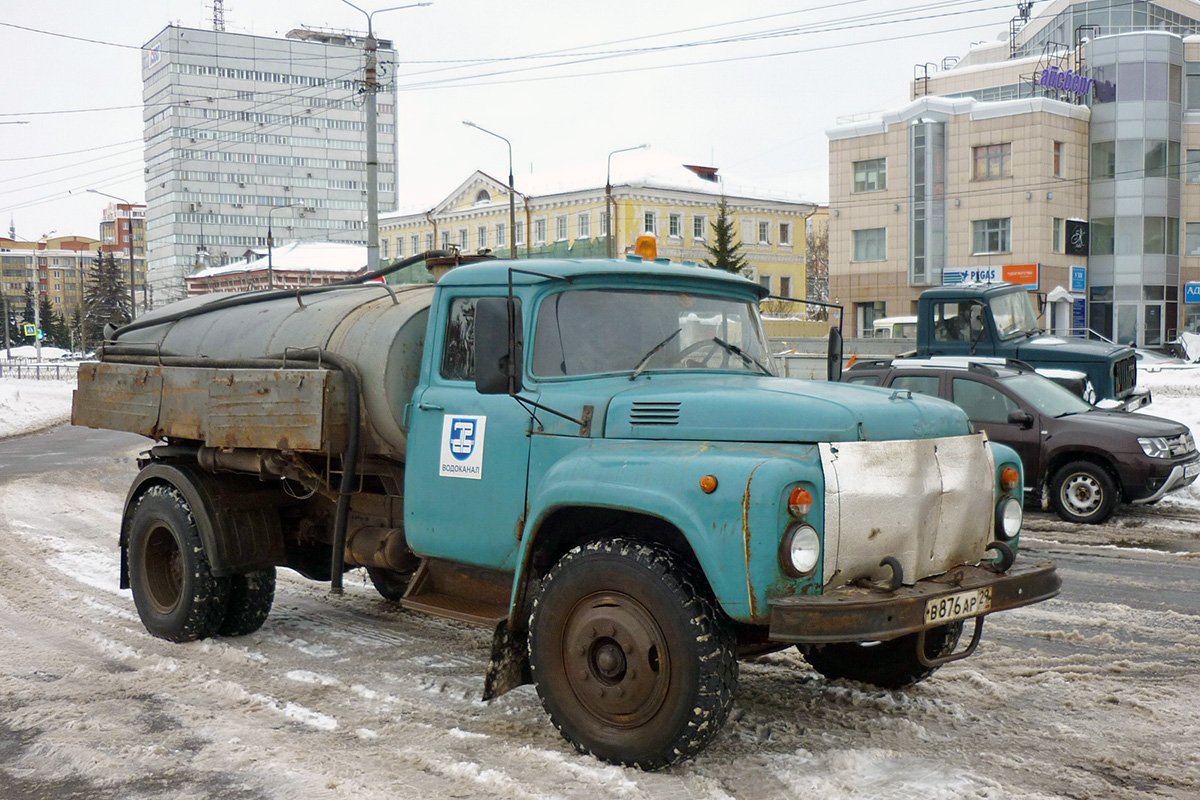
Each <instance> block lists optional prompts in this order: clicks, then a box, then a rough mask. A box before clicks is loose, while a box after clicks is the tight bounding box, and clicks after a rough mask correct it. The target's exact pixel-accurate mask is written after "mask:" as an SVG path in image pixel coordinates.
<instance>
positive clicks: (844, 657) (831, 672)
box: [800, 622, 962, 689]
mask: <svg viewBox="0 0 1200 800" xmlns="http://www.w3.org/2000/svg"><path fill="white" fill-rule="evenodd" d="M961 633H962V623H961V622H952V623H950V624H949V625H942V626H941V627H939V628H933V629H931V630H928V631H926V632H925V657H926V658H927V659H929V658H939V657H941V656H947V655H950V654H951V653H953V652H954V648H955V647H956V646H957V645H958V637H959V635H960V634H961ZM800 652H801V653H803V654H804V659H805V660H806V661H807V662H808V663H809V664H810V665H811V666H812V668H813V669H815V670H816V671H817V672H819V673H821V674H822V675H824V676H825V677H826V678H828V679H829V680H837V679H838V678H845V679H846V680H851V681H859V682H861V683H869V684H871V685H872V686H879V687H881V688H883V689H902V688H904V687H905V686H911V685H912V684H914V683H917V682H918V681H922V680H924V679H925V678H928V677H929V676H930V675H932V674H933V673H934V671H935V670H936V669H937V667H927V666H925V665H924V664H922V663H921V661H920V659H919V658H917V634H915V633H910V634H908V635H907V636H900V637H898V638H896V639H889V640H888V641H886V642H839V643H837V644H818V645H804V646H801V647H800Z"/></svg>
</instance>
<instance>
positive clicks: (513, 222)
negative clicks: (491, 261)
mask: <svg viewBox="0 0 1200 800" xmlns="http://www.w3.org/2000/svg"><path fill="white" fill-rule="evenodd" d="M463 125H466V126H467V127H470V128H474V129H475V130H477V131H483V132H484V133H486V134H488V135H489V136H495V137H496V138H497V139H499V140H501V141H502V142H504V143H505V144H506V145H508V257H509V258H516V257H517V190H516V187H514V186H513V159H512V142H510V141H509V140H508V139H505V138H504V137H503V136H501V135H500V134H498V133H496V132H495V131H489V130H488V129H487V128H481V127H479V126H478V125H476V124H475V123H474V122H471V121H470V120H467V119H464V120H463ZM525 235H526V236H528V235H529V232H528V231H526V232H525ZM525 241H529V240H528V239H526V240H525Z"/></svg>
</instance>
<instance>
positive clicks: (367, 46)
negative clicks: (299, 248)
mask: <svg viewBox="0 0 1200 800" xmlns="http://www.w3.org/2000/svg"><path fill="white" fill-rule="evenodd" d="M342 2H343V3H345V4H346V5H348V6H350V7H351V8H353V9H354V10H355V11H358V12H359V13H361V14H363V15H364V16H365V17H366V18H367V38H366V40H365V41H364V42H363V50H364V61H365V66H364V69H363V93H364V94H365V95H366V98H365V100H366V102H365V105H366V110H367V270H368V271H369V272H374V271H375V270H377V269H379V143H378V138H379V131H378V125H377V123H376V119H377V111H376V108H375V95H376V93H377V92H378V91H379V55H378V51H379V43H378V42H377V41H376V39H375V29H374V27H373V25H372V17H374V16H375V15H376V14H379V13H381V12H384V11H399V10H400V9H402V8H416V7H418V6H428V5H433V4H432V3H428V2H426V3H409V4H407V5H403V6H392V7H391V8H380V9H377V10H375V11H364V10H363V9H361V8H359V7H358V6H356V5H354V3H351V2H350V0H342Z"/></svg>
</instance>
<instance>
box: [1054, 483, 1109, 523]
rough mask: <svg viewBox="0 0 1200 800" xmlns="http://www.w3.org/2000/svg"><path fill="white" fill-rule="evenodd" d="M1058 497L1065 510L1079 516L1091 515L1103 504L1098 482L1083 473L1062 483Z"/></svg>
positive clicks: (1102, 495) (1101, 489) (1102, 490)
mask: <svg viewBox="0 0 1200 800" xmlns="http://www.w3.org/2000/svg"><path fill="white" fill-rule="evenodd" d="M1060 495H1061V496H1062V501H1063V503H1064V504H1065V505H1066V506H1067V508H1069V509H1070V510H1071V511H1072V512H1073V513H1075V514H1079V515H1081V516H1087V515H1088V514H1091V513H1093V512H1094V511H1096V509H1098V508H1099V507H1100V504H1101V503H1103V502H1104V489H1103V488H1102V487H1101V486H1100V482H1099V481H1098V480H1096V479H1095V478H1094V477H1092V476H1091V475H1087V474H1085V473H1078V474H1076V475H1072V476H1071V477H1069V478H1068V479H1067V480H1066V482H1065V483H1063V487H1062V491H1061V492H1060Z"/></svg>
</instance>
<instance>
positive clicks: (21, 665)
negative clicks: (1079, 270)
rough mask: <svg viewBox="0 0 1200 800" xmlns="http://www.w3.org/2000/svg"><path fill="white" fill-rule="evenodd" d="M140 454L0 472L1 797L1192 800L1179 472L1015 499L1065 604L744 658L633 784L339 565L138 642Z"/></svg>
mask: <svg viewBox="0 0 1200 800" xmlns="http://www.w3.org/2000/svg"><path fill="white" fill-rule="evenodd" d="M1164 386H1176V387H1178V388H1177V389H1172V390H1166V389H1156V390H1155V391H1156V396H1157V397H1158V400H1156V404H1155V406H1154V407H1152V408H1153V410H1154V411H1155V412H1156V413H1160V414H1163V415H1166V416H1175V417H1176V418H1181V419H1185V421H1188V422H1189V423H1190V424H1192V425H1193V426H1194V425H1195V424H1196V419H1197V418H1198V416H1200V415H1196V416H1190V417H1188V415H1190V414H1192V413H1193V410H1194V407H1195V406H1196V405H1198V401H1197V392H1195V390H1194V387H1189V386H1188V385H1187V383H1186V382H1184V381H1180V380H1175V382H1174V383H1171V384H1164ZM24 392H25V390H24V389H23V390H22V396H23V397H24V398H28V397H29V395H26V394H25V393H24ZM3 396H4V395H3V393H0V397H3ZM63 397H66V398H69V386H68V387H67V388H66V391H65V392H64V393H62V394H61V395H60V396H59V399H58V400H57V401H55V400H54V399H53V398H51V399H42V400H39V401H38V402H37V403H24V404H23V405H39V406H40V407H42V408H49V407H50V406H52V405H53V404H54V403H55V402H58V403H59V406H58V413H60V414H61V413H62V409H63V408H64V405H63V400H62V398H63ZM68 402H69V400H68ZM1172 409H1179V410H1178V411H1176V412H1175V413H1174V414H1171V413H1168V412H1169V411H1171V410H1172ZM2 418H3V414H2V413H0V419H2ZM28 441H29V440H25V442H26V443H28ZM0 447H3V443H0ZM141 447H144V445H140V444H139V445H135V446H132V447H131V446H129V445H127V444H126V445H123V446H122V447H121V448H119V449H118V450H117V451H114V452H113V453H112V454H111V455H105V456H90V457H86V458H82V459H80V460H79V462H78V463H77V464H76V465H74V466H72V467H70V468H65V469H64V468H56V469H52V470H50V471H48V472H45V473H44V474H39V475H22V476H15V477H11V478H8V479H0V563H2V564H3V570H4V571H3V574H2V576H0V800H33V799H34V798H36V799H37V800H58V799H60V798H61V799H65V798H88V800H107V799H108V798H111V799H112V800H116V799H117V798H121V800H125V799H126V798H155V799H156V800H157V799H158V798H163V799H164V800H165V798H235V799H237V800H241V799H243V798H244V799H245V800H256V799H257V798H272V799H274V798H280V800H282V799H283V798H288V799H289V800H290V798H294V797H305V798H316V799H318V800H319V799H320V798H354V800H373V799H374V798H380V800H383V799H384V798H387V799H388V800H393V799H394V798H410V797H411V798H417V797H420V798H428V797H438V798H440V797H496V798H502V799H504V800H507V799H509V798H512V799H514V800H515V799H516V798H530V797H538V798H555V797H561V798H577V797H578V798H590V799H591V800H595V798H600V797H604V798H608V797H617V798H746V799H747V800H767V799H768V798H785V797H786V798H792V797H803V796H822V797H825V798H831V799H833V800H837V799H838V798H913V799H914V800H915V799H916V798H920V800H939V799H940V798H946V800H950V799H951V798H963V797H975V798H995V799H997V800H1000V799H1001V798H1003V799H1005V800H1007V799H1008V798H1018V799H1020V798H1029V799H1032V798H1038V799H1039V800H1040V799H1041V798H1120V799H1122V800H1124V799H1125V798H1129V799H1130V800H1132V798H1145V797H1157V798H1196V797H1200V753H1198V751H1197V748H1196V742H1200V712H1197V710H1196V708H1197V707H1196V700H1195V698H1196V697H1197V696H1200V588H1198V587H1200V502H1198V496H1197V493H1196V492H1197V490H1196V489H1195V488H1193V489H1190V490H1188V491H1187V492H1186V493H1182V494H1179V495H1175V496H1172V497H1169V498H1167V499H1166V500H1164V501H1163V502H1161V503H1159V504H1158V505H1156V506H1154V507H1151V508H1138V509H1130V508H1128V507H1125V508H1123V509H1122V510H1121V511H1120V512H1119V514H1118V516H1117V517H1115V518H1114V519H1113V520H1112V521H1110V522H1109V523H1108V524H1106V525H1102V526H1075V525H1068V524H1065V523H1062V522H1059V521H1058V520H1057V518H1054V517H1052V516H1049V515H1044V514H1033V515H1031V517H1030V519H1029V521H1028V523H1029V524H1028V526H1027V533H1026V535H1025V537H1024V546H1025V550H1024V554H1023V555H1022V558H1023V559H1026V558H1035V559H1040V558H1047V557H1049V558H1055V559H1058V560H1059V562H1060V565H1061V570H1062V572H1063V576H1064V580H1065V588H1064V592H1063V594H1062V595H1061V596H1060V597H1059V598H1057V599H1055V600H1052V601H1049V602H1046V603H1043V604H1040V605H1037V606H1034V607H1031V608H1028V609H1023V610H1020V611H1017V612H1010V613H1006V614H997V615H994V616H993V617H991V618H990V619H989V622H988V624H987V628H986V630H985V633H984V639H983V643H982V644H981V645H980V649H979V651H978V652H977V653H976V654H975V655H974V656H972V657H971V658H969V659H967V660H965V661H961V662H956V663H953V664H950V665H947V666H945V667H943V668H942V669H941V670H940V671H939V672H938V673H937V674H936V675H934V676H933V677H932V678H930V679H929V680H927V681H926V682H924V683H922V684H920V685H918V686H916V687H914V688H911V689H908V690H905V691H885V690H879V689H873V688H870V687H866V686H864V685H861V684H855V683H849V682H844V681H834V682H830V681H826V680H825V679H823V678H821V677H820V676H819V675H817V674H816V673H815V672H813V671H811V670H810V669H809V668H808V667H807V665H806V664H805V662H804V661H803V660H802V659H801V658H800V657H799V655H798V654H797V653H796V652H795V651H794V650H787V651H782V652H779V653H774V654H771V655H766V656H761V657H758V658H755V659H752V660H750V661H747V662H744V663H743V664H742V674H741V680H740V684H739V693H738V697H737V703H736V706H735V709H734V712H733V715H732V717H731V719H730V721H729V723H728V724H727V726H726V728H725V730H724V731H723V732H722V734H721V735H720V736H719V737H718V738H717V739H716V741H715V742H714V743H713V745H712V746H710V747H709V749H707V750H706V751H704V752H703V753H702V754H701V755H700V756H699V757H697V758H696V759H694V760H693V761H690V762H687V763H685V764H682V765H680V766H677V767H674V768H672V769H670V770H667V771H665V772H661V773H655V774H646V773H642V772H638V771H636V770H630V769H622V768H618V767H611V766H606V765H604V764H601V763H599V762H597V761H595V760H593V759H591V758H587V757H582V756H578V755H576V754H575V752H574V751H573V750H572V748H571V747H570V746H569V745H568V744H567V743H566V742H565V741H563V740H562V738H561V737H560V736H559V735H558V733H557V732H556V731H555V730H554V728H553V727H552V726H551V724H550V723H549V721H548V719H547V718H546V716H545V714H544V713H543V712H542V710H541V707H540V704H539V702H538V699H537V696H536V694H535V693H534V692H533V691H532V690H531V688H530V687H523V688H521V689H518V690H516V691H514V692H512V693H510V694H508V695H505V696H504V697H502V698H500V699H498V700H496V701H493V702H491V703H484V702H482V701H481V700H480V699H479V697H480V695H481V693H482V686H483V672H484V667H485V665H486V662H487V659H488V646H489V637H488V635H487V633H486V632H485V631H483V630H481V629H477V628H473V627H469V626H466V625H461V624H458V623H454V622H449V621H444V620H438V619H434V618H430V617H425V616H421V615H418V614H414V613H410V612H405V611H402V610H400V609H399V607H398V606H397V605H396V604H394V603H390V602H388V601H385V600H383V599H382V598H380V597H379V596H378V595H377V594H376V593H375V592H374V590H373V589H372V588H371V586H370V584H369V582H368V581H367V580H366V579H365V577H364V576H362V575H361V574H360V573H351V574H350V575H348V576H347V582H346V583H347V591H346V594H345V595H344V596H342V597H340V598H334V597H330V596H329V595H328V594H327V590H326V587H325V585H323V584H317V583H313V582H310V581H306V580H304V579H302V578H300V577H298V576H296V575H294V574H292V573H290V572H281V573H280V582H279V589H278V593H277V599H276V604H275V610H274V611H273V613H272V615H271V617H270V618H269V619H268V620H267V623H266V624H265V625H264V627H263V628H262V629H261V630H260V631H258V632H257V633H255V634H252V635H249V636H246V637H242V638H238V639H212V640H207V641H203V642H197V643H192V644H186V645H174V644H170V643H168V642H165V641H162V640H159V639H155V638H153V637H151V636H150V635H148V634H147V633H146V632H145V630H144V629H143V628H142V626H141V623H140V621H139V620H138V618H137V614H136V612H135V610H134V607H133V603H132V600H131V598H130V596H129V593H128V592H127V591H122V590H120V589H119V588H118V587H117V573H118V554H117V549H116V538H117V531H118V529H119V524H120V507H121V503H122V501H123V498H124V493H125V490H126V488H127V486H128V483H129V480H130V479H131V477H132V475H133V469H134V466H133V465H132V463H131V459H132V457H133V455H134V454H135V453H136V451H137V450H138V449H140V448H141Z"/></svg>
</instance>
